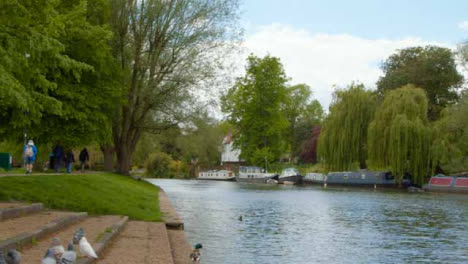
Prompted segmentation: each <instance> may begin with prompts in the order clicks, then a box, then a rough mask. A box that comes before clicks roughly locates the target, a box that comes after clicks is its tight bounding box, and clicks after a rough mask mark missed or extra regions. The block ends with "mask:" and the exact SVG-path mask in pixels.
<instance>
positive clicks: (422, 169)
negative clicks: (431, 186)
mask: <svg viewBox="0 0 468 264" xmlns="http://www.w3.org/2000/svg"><path fill="white" fill-rule="evenodd" d="M427 109H428V100H427V97H426V93H425V91H424V90H422V89H420V88H416V87H414V86H413V85H406V86H404V87H402V88H400V89H397V90H393V91H390V92H388V93H387V94H386V95H385V98H384V101H383V103H382V105H381V106H380V107H379V108H378V109H377V111H376V114H375V119H374V121H372V123H371V124H370V126H369V161H370V163H371V164H372V166H374V167H377V168H390V169H391V171H392V172H393V174H394V175H395V177H396V179H397V180H398V181H399V182H400V183H401V180H402V179H403V176H404V175H405V173H410V174H411V176H412V180H413V183H416V184H418V185H421V186H422V185H423V184H424V180H425V177H426V176H429V175H430V173H431V166H430V161H431V154H430V149H431V142H432V130H431V127H430V125H429V121H428V118H427Z"/></svg>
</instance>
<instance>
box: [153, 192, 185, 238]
mask: <svg viewBox="0 0 468 264" xmlns="http://www.w3.org/2000/svg"><path fill="white" fill-rule="evenodd" d="M159 209H160V210H161V212H162V213H163V221H164V223H166V227H167V228H168V229H176V230H183V229H184V220H183V219H182V217H180V215H179V214H178V213H177V211H176V210H175V209H174V207H173V206H172V203H171V201H170V200H169V197H168V196H167V194H166V193H165V192H164V190H163V189H161V188H159Z"/></svg>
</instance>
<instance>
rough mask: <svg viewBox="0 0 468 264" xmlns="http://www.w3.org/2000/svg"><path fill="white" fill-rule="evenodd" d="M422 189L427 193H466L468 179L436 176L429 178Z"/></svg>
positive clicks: (467, 191) (467, 190)
mask: <svg viewBox="0 0 468 264" xmlns="http://www.w3.org/2000/svg"><path fill="white" fill-rule="evenodd" d="M467 176H468V175H467ZM423 189H424V190H425V191H429V192H451V193H468V177H465V176H464V177H457V176H445V175H443V174H437V175H436V176H433V177H431V179H430V180H429V183H428V184H425V185H424V186H423Z"/></svg>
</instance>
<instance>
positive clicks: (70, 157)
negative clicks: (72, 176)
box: [65, 149, 75, 173]
mask: <svg viewBox="0 0 468 264" xmlns="http://www.w3.org/2000/svg"><path fill="white" fill-rule="evenodd" d="M73 162H75V155H73V151H72V150H71V149H68V151H67V153H65V164H66V166H67V173H71V170H72V165H73Z"/></svg>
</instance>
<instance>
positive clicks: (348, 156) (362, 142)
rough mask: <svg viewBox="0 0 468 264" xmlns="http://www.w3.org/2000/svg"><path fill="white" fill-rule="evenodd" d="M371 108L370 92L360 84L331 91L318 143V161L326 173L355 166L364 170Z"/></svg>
mask: <svg viewBox="0 0 468 264" xmlns="http://www.w3.org/2000/svg"><path fill="white" fill-rule="evenodd" d="M375 106H376V97H375V95H374V93H373V92H371V91H368V90H366V89H365V88H364V85H362V84H354V83H353V84H351V85H350V86H349V87H348V88H347V89H344V90H337V91H335V93H334V95H333V102H332V104H331V106H330V114H329V115H328V117H327V118H326V119H325V121H324V123H323V128H322V132H321V134H320V137H319V143H318V156H319V160H320V161H321V162H323V163H325V166H326V168H327V170H329V171H332V170H350V169H355V168H356V167H357V164H359V167H360V168H366V159H367V146H366V145H367V129H368V126H369V123H370V122H371V121H372V118H373V115H374V112H375Z"/></svg>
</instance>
